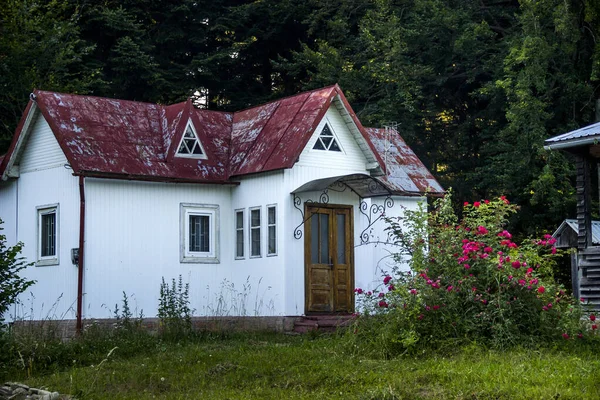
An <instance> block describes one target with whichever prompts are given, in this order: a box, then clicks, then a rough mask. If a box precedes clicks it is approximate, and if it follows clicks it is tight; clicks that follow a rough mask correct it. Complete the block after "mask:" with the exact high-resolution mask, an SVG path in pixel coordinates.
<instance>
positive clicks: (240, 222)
mask: <svg viewBox="0 0 600 400" xmlns="http://www.w3.org/2000/svg"><path fill="white" fill-rule="evenodd" d="M235 227H236V229H242V228H244V213H243V212H241V211H238V212H236V213H235Z"/></svg>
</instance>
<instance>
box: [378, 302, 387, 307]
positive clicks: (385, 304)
mask: <svg viewBox="0 0 600 400" xmlns="http://www.w3.org/2000/svg"><path fill="white" fill-rule="evenodd" d="M379 307H381V308H387V307H388V303H386V302H385V300H381V301H380V302H379Z"/></svg>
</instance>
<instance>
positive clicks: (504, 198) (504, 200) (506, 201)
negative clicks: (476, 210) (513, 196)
mask: <svg viewBox="0 0 600 400" xmlns="http://www.w3.org/2000/svg"><path fill="white" fill-rule="evenodd" d="M500 200H502V201H503V202H504V204H510V202H509V201H508V199H507V198H506V196H500Z"/></svg>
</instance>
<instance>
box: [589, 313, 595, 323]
mask: <svg viewBox="0 0 600 400" xmlns="http://www.w3.org/2000/svg"><path fill="white" fill-rule="evenodd" d="M595 320H596V316H595V315H594V314H592V315H590V321H592V322H594V321H595Z"/></svg>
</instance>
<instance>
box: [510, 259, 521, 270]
mask: <svg viewBox="0 0 600 400" xmlns="http://www.w3.org/2000/svg"><path fill="white" fill-rule="evenodd" d="M511 265H512V267H513V268H514V269H519V268H521V262H520V261H513V262H512V264H511Z"/></svg>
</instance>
